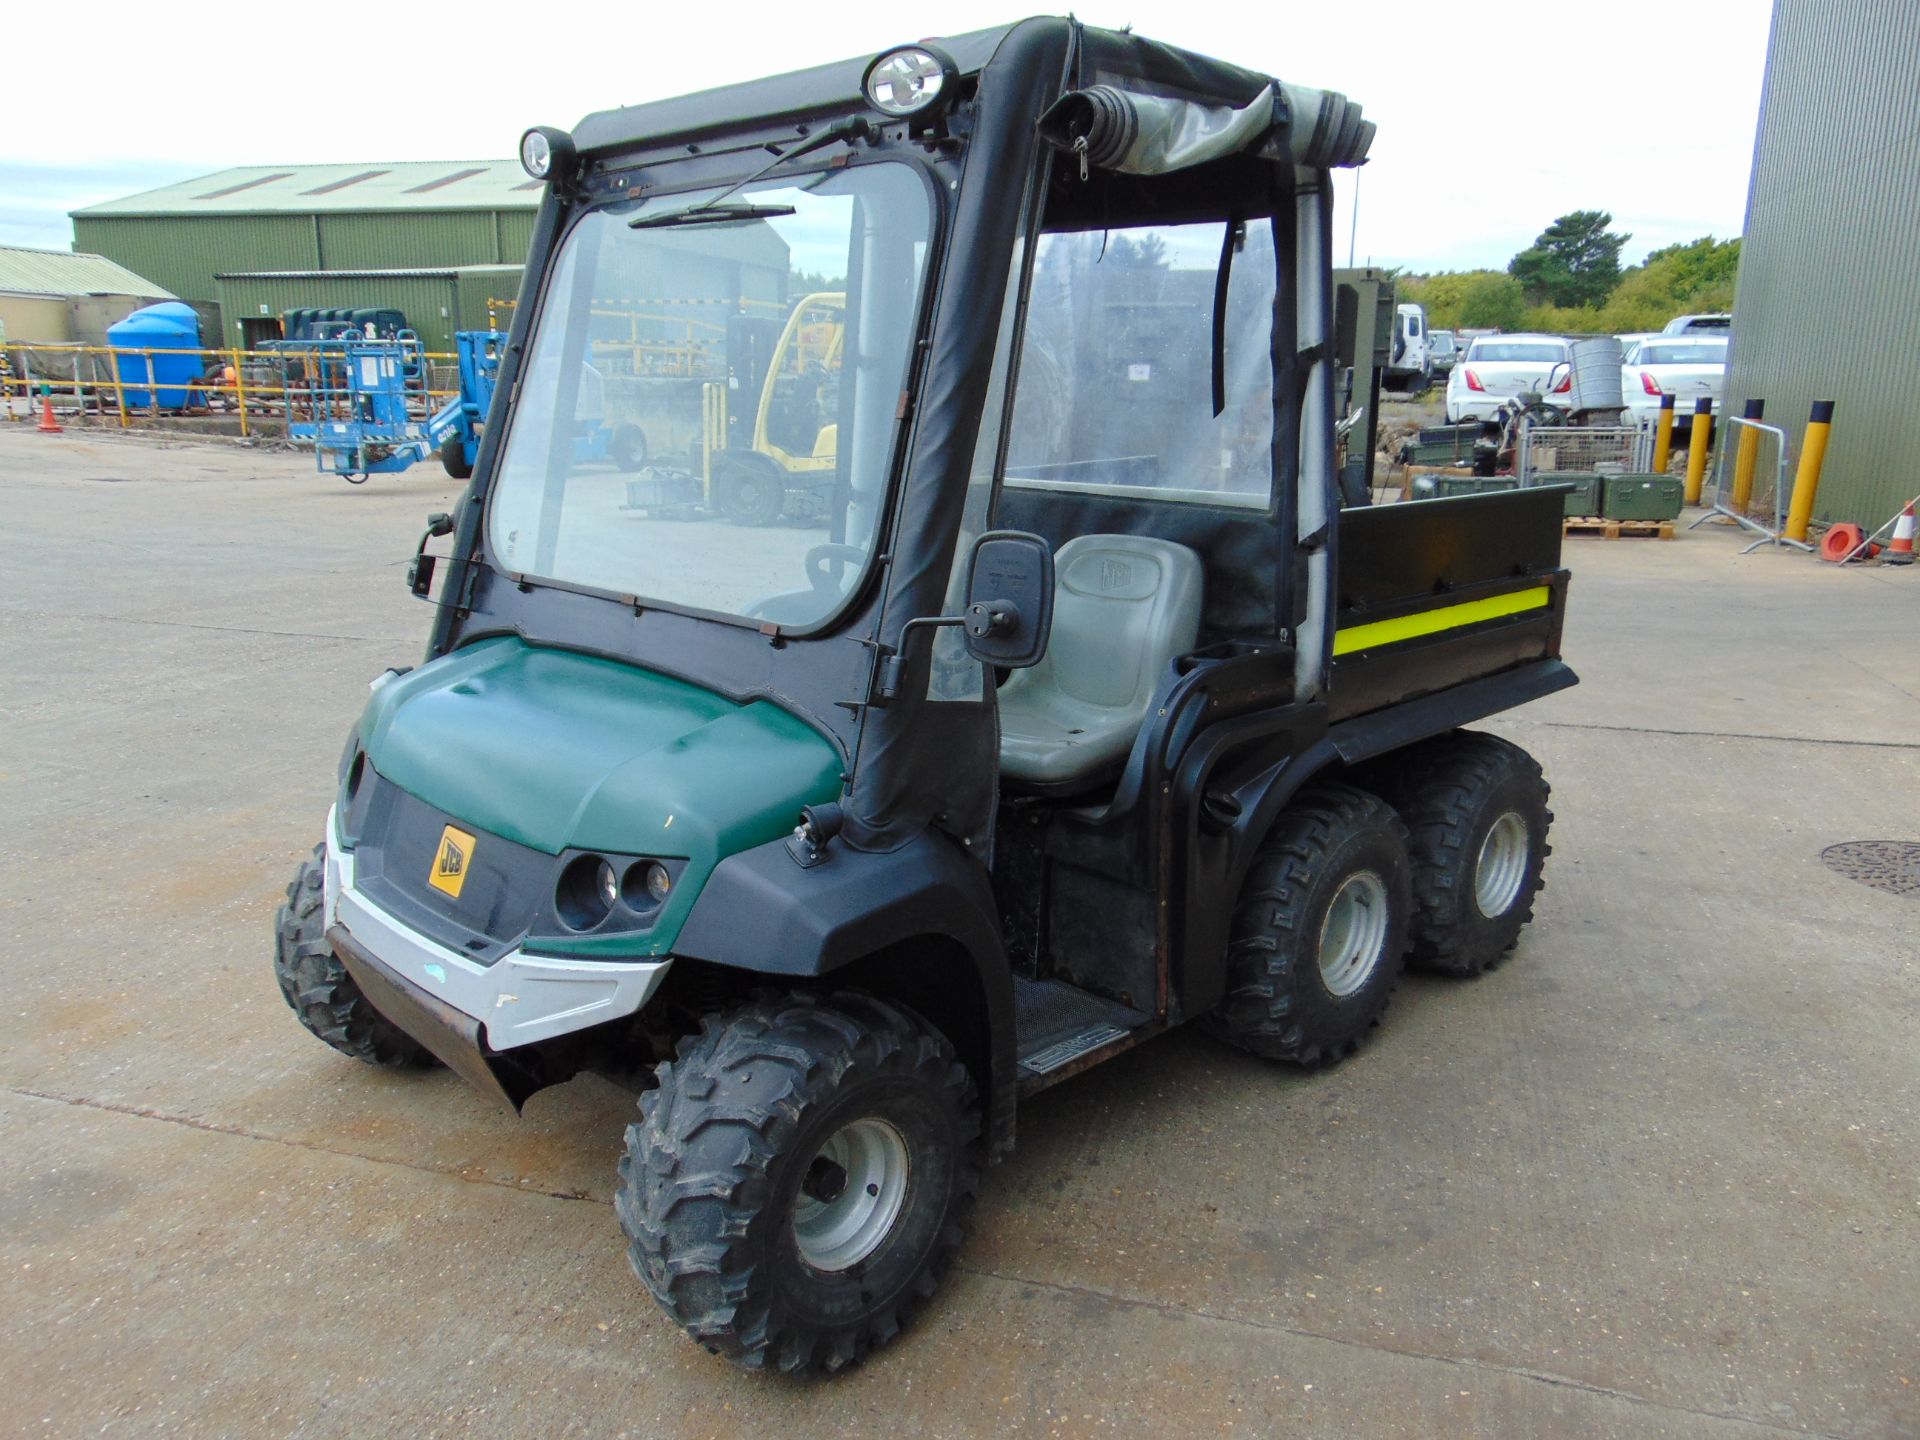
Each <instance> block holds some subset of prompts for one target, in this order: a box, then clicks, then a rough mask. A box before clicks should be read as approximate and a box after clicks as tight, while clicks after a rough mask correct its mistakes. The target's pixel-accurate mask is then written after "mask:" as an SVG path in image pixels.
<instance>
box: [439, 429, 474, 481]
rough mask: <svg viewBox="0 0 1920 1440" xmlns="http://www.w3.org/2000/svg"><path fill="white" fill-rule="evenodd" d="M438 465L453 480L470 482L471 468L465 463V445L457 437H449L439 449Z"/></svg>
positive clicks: (471, 476)
mask: <svg viewBox="0 0 1920 1440" xmlns="http://www.w3.org/2000/svg"><path fill="white" fill-rule="evenodd" d="M440 465H441V467H442V468H443V469H444V470H445V471H446V472H447V474H449V475H451V476H452V477H453V478H454V479H455V480H471V479H472V478H473V466H472V465H471V464H469V463H468V461H467V445H466V442H465V441H464V440H462V439H461V438H460V437H459V436H458V435H449V436H448V437H447V441H446V443H445V444H444V445H442V446H441V447H440Z"/></svg>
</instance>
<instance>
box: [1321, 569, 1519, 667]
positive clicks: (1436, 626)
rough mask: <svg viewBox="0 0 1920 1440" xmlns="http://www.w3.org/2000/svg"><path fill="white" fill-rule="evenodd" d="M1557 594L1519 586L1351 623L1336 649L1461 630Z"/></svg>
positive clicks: (1337, 638) (1340, 634)
mask: <svg viewBox="0 0 1920 1440" xmlns="http://www.w3.org/2000/svg"><path fill="white" fill-rule="evenodd" d="M1552 598H1553V592H1552V591H1551V590H1549V589H1548V588H1547V587H1546V586H1545V585H1536V586H1535V587H1534V588H1533V589H1531V590H1515V591H1514V592H1513V593H1512V594H1510V595H1495V596H1494V597H1493V598H1492V599H1489V600H1466V601H1462V602H1461V603H1460V604H1458V605H1442V606H1440V607H1439V608H1438V609H1434V610H1422V611H1421V612H1420V613H1419V614H1417V615H1402V616H1401V617H1400V618H1399V619H1397V620H1373V621H1369V622H1368V623H1367V624H1365V625H1350V626H1348V627H1346V628H1345V629H1342V630H1336V631H1335V632H1334V635H1333V653H1334V654H1335V655H1346V654H1349V653H1350V652H1352V651H1355V650H1371V649H1372V648H1373V647H1374V646H1376V645H1391V644H1393V643H1394V642H1395V641H1398V640H1416V639H1418V638H1419V637H1420V636H1422V635H1436V634H1438V633H1439V632H1440V631H1442V630H1457V629H1458V628H1459V627H1460V626H1462V625H1478V624H1479V623H1480V622H1481V621H1483V620H1498V619H1500V618H1501V617H1503V616H1506V615H1520V614H1524V613H1525V612H1526V611H1528V610H1544V609H1546V608H1547V605H1548V604H1549V603H1550V602H1551V600H1552Z"/></svg>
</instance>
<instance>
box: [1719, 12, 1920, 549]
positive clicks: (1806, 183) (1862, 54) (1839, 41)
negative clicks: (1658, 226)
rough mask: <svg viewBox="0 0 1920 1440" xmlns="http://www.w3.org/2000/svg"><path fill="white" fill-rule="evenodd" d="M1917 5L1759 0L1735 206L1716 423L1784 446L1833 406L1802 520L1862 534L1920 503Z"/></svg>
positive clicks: (1794, 448) (1795, 442) (1793, 449)
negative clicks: (1763, 40)
mask: <svg viewBox="0 0 1920 1440" xmlns="http://www.w3.org/2000/svg"><path fill="white" fill-rule="evenodd" d="M1915 195H1920V4H1916V3H1914V0H1774V7H1773V35H1772V39H1771V41H1770V43H1769V45H1768V47H1767V71H1766V84H1765V89H1764V91H1763V92H1762V96H1761V104H1760V128H1759V133H1758V136H1757V138H1756V140H1755V143H1754V156H1753V179H1752V184H1751V188H1750V189H1749V191H1748V195H1747V219H1746V228H1745V237H1744V239H1743V240H1742V242H1741V250H1740V281H1739V288H1738V291H1737V292H1736V299H1735V303H1734V318H1733V357H1732V366H1731V369H1730V371H1729V374H1728V376H1727V388H1726V397H1727V403H1728V406H1729V409H1730V411H1731V413H1734V414H1738V413H1740V411H1739V407H1740V406H1741V405H1742V403H1743V402H1744V401H1745V400H1747V399H1748V398H1751V397H1759V398H1760V399H1763V400H1764V401H1765V402H1766V418H1767V420H1768V421H1769V422H1770V423H1773V424H1777V425H1781V426H1782V427H1783V428H1784V429H1785V430H1786V432H1787V436H1788V440H1789V445H1790V449H1789V475H1791V467H1792V461H1793V458H1794V457H1795V456H1797V455H1798V453H1799V441H1800V436H1801V434H1802V433H1803V431H1804V428H1805V425H1806V422H1807V415H1808V411H1809V410H1810V408H1811V406H1812V403H1813V402H1814V401H1815V400H1816V399H1819V400H1832V401H1834V402H1835V412H1834V423H1833V432H1832V439H1831V443H1830V445H1829V448H1828V451H1827V461H1826V468H1825V474H1824V478H1823V480H1822V482H1821V488H1820V495H1819V502H1818V504H1817V505H1816V506H1815V509H1814V518H1815V519H1817V520H1828V521H1834V520H1852V521H1857V522H1859V523H1861V524H1863V525H1865V526H1866V527H1867V528H1869V529H1871V528H1872V527H1873V526H1875V525H1877V524H1879V523H1880V522H1881V521H1883V520H1885V519H1886V518H1887V517H1888V516H1890V515H1891V514H1892V513H1893V512H1894V511H1896V510H1898V509H1899V508H1900V506H1901V505H1902V504H1904V503H1905V502H1906V501H1908V500H1910V499H1912V498H1913V496H1914V495H1915V494H1916V493H1920V463H1917V462H1920V400H1916V397H1915V388H1914V387H1915V379H1916V375H1920V350H1916V345H1920V325H1917V324H1916V323H1915V320H1914V293H1915V284H1916V279H1915V277H1916V276H1920V218H1917V217H1916V214H1915V206H1914V197H1915Z"/></svg>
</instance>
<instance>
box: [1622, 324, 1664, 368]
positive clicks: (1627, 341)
mask: <svg viewBox="0 0 1920 1440" xmlns="http://www.w3.org/2000/svg"><path fill="white" fill-rule="evenodd" d="M1659 333H1660V332H1659V331H1658V330H1630V331H1628V332H1627V333H1626V334H1625V335H1616V336H1614V337H1613V338H1614V339H1616V340H1618V341H1619V342H1620V359H1621V361H1622V362H1623V363H1626V364H1631V363H1632V361H1633V352H1634V348H1635V347H1636V346H1638V345H1639V343H1640V342H1641V341H1642V340H1651V339H1652V338H1653V337H1654V336H1656V335H1658V334H1659Z"/></svg>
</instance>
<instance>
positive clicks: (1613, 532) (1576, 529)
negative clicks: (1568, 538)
mask: <svg viewBox="0 0 1920 1440" xmlns="http://www.w3.org/2000/svg"><path fill="white" fill-rule="evenodd" d="M1565 533H1566V534H1568V535H1599V536H1601V537H1602V538H1604V539H1607V540H1618V539H1619V538H1620V537H1621V536H1623V535H1644V536H1646V537H1648V538H1649V539H1653V540H1671V539H1673V521H1671V520H1608V519H1607V518H1605V517H1604V516H1600V515H1577V516H1576V515H1569V516H1568V517H1567V522H1566V531H1565Z"/></svg>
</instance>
